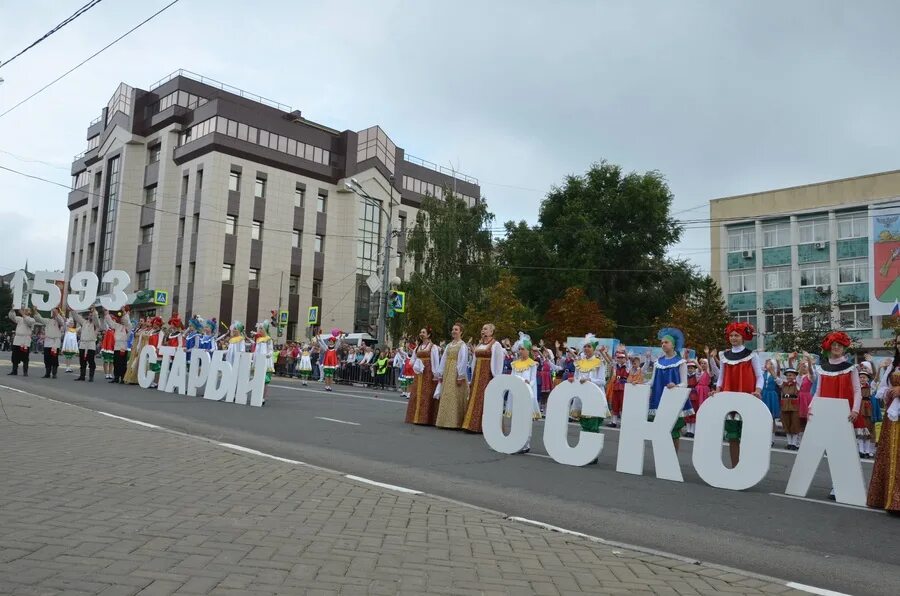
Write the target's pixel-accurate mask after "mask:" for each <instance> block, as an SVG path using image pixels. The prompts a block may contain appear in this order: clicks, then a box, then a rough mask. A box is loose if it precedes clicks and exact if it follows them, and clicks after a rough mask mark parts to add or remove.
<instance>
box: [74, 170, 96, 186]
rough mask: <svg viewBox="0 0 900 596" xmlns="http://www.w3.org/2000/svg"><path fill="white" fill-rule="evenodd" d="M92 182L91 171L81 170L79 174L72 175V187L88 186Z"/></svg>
mask: <svg viewBox="0 0 900 596" xmlns="http://www.w3.org/2000/svg"><path fill="white" fill-rule="evenodd" d="M90 182H91V173H90V172H88V171H87V170H85V171H83V172H79V173H78V175H77V176H72V189H73V190H74V189H76V188H81V187H82V186H87V185H88V184H90Z"/></svg>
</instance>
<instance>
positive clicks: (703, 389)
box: [694, 370, 712, 410]
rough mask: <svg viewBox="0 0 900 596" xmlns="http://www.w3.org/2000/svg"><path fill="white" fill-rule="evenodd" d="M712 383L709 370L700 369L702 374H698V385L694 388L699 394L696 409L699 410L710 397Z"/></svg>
mask: <svg viewBox="0 0 900 596" xmlns="http://www.w3.org/2000/svg"><path fill="white" fill-rule="evenodd" d="M710 385H712V377H710V376H709V373H708V372H707V371H705V370H703V371H700V374H699V375H698V376H697V386H696V387H695V388H694V392H695V393H696V394H697V406H696V407H695V408H694V409H695V410H699V409H700V406H702V405H703V402H705V401H706V400H707V399H709V387H710Z"/></svg>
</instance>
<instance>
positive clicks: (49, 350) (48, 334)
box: [34, 308, 66, 379]
mask: <svg viewBox="0 0 900 596" xmlns="http://www.w3.org/2000/svg"><path fill="white" fill-rule="evenodd" d="M34 321H35V323H37V324H38V325H43V326H44V371H45V372H44V378H45V379H49V378H50V377H53V378H54V379H55V378H56V372H57V371H58V370H59V349H60V347H61V346H62V338H63V335H64V334H65V330H66V320H65V319H64V318H63V316H62V314H60V312H59V309H58V308H54V309H53V310H51V311H50V316H49V317H47V318H44V317H43V316H41V313H39V312H37V311H35V313H34Z"/></svg>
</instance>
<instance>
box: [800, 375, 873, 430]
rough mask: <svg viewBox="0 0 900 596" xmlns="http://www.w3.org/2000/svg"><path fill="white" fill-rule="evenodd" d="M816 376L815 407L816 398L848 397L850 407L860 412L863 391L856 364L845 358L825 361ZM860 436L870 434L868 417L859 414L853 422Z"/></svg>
mask: <svg viewBox="0 0 900 596" xmlns="http://www.w3.org/2000/svg"><path fill="white" fill-rule="evenodd" d="M816 376H818V378H819V384H818V386H817V387H816V395H815V397H814V398H813V404H812V406H811V409H812V408H815V400H816V399H846V400H847V401H848V402H849V404H850V409H851V410H853V411H856V412H859V409H860V407H861V405H862V392H861V388H860V384H859V375H858V373H857V369H856V366H855V365H854V364H853V363H852V362H849V361H847V360H845V359H842V360H841V361H840V362H831V361H830V360H829V361H828V362H823V363H822V364H820V365H819V366H817V367H816ZM853 428H854V429H856V435H857V436H858V437H865V436H868V435H867V433H868V432H869V431H868V428H867V427H866V419H865V418H863V417H862V416H857V417H856V420H855V421H854V422H853Z"/></svg>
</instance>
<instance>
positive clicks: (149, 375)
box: [138, 346, 156, 389]
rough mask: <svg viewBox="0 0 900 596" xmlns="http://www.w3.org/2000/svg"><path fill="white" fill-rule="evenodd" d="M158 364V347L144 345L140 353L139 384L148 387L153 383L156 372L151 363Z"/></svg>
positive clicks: (143, 387) (144, 387)
mask: <svg viewBox="0 0 900 596" xmlns="http://www.w3.org/2000/svg"><path fill="white" fill-rule="evenodd" d="M151 364H156V348H154V347H153V346H144V347H143V348H142V349H141V353H140V354H139V355H138V385H140V386H141V388H142V389H147V388H148V387H150V385H152V384H153V379H154V377H156V373H155V372H153V371H152V370H150V365H151Z"/></svg>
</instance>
